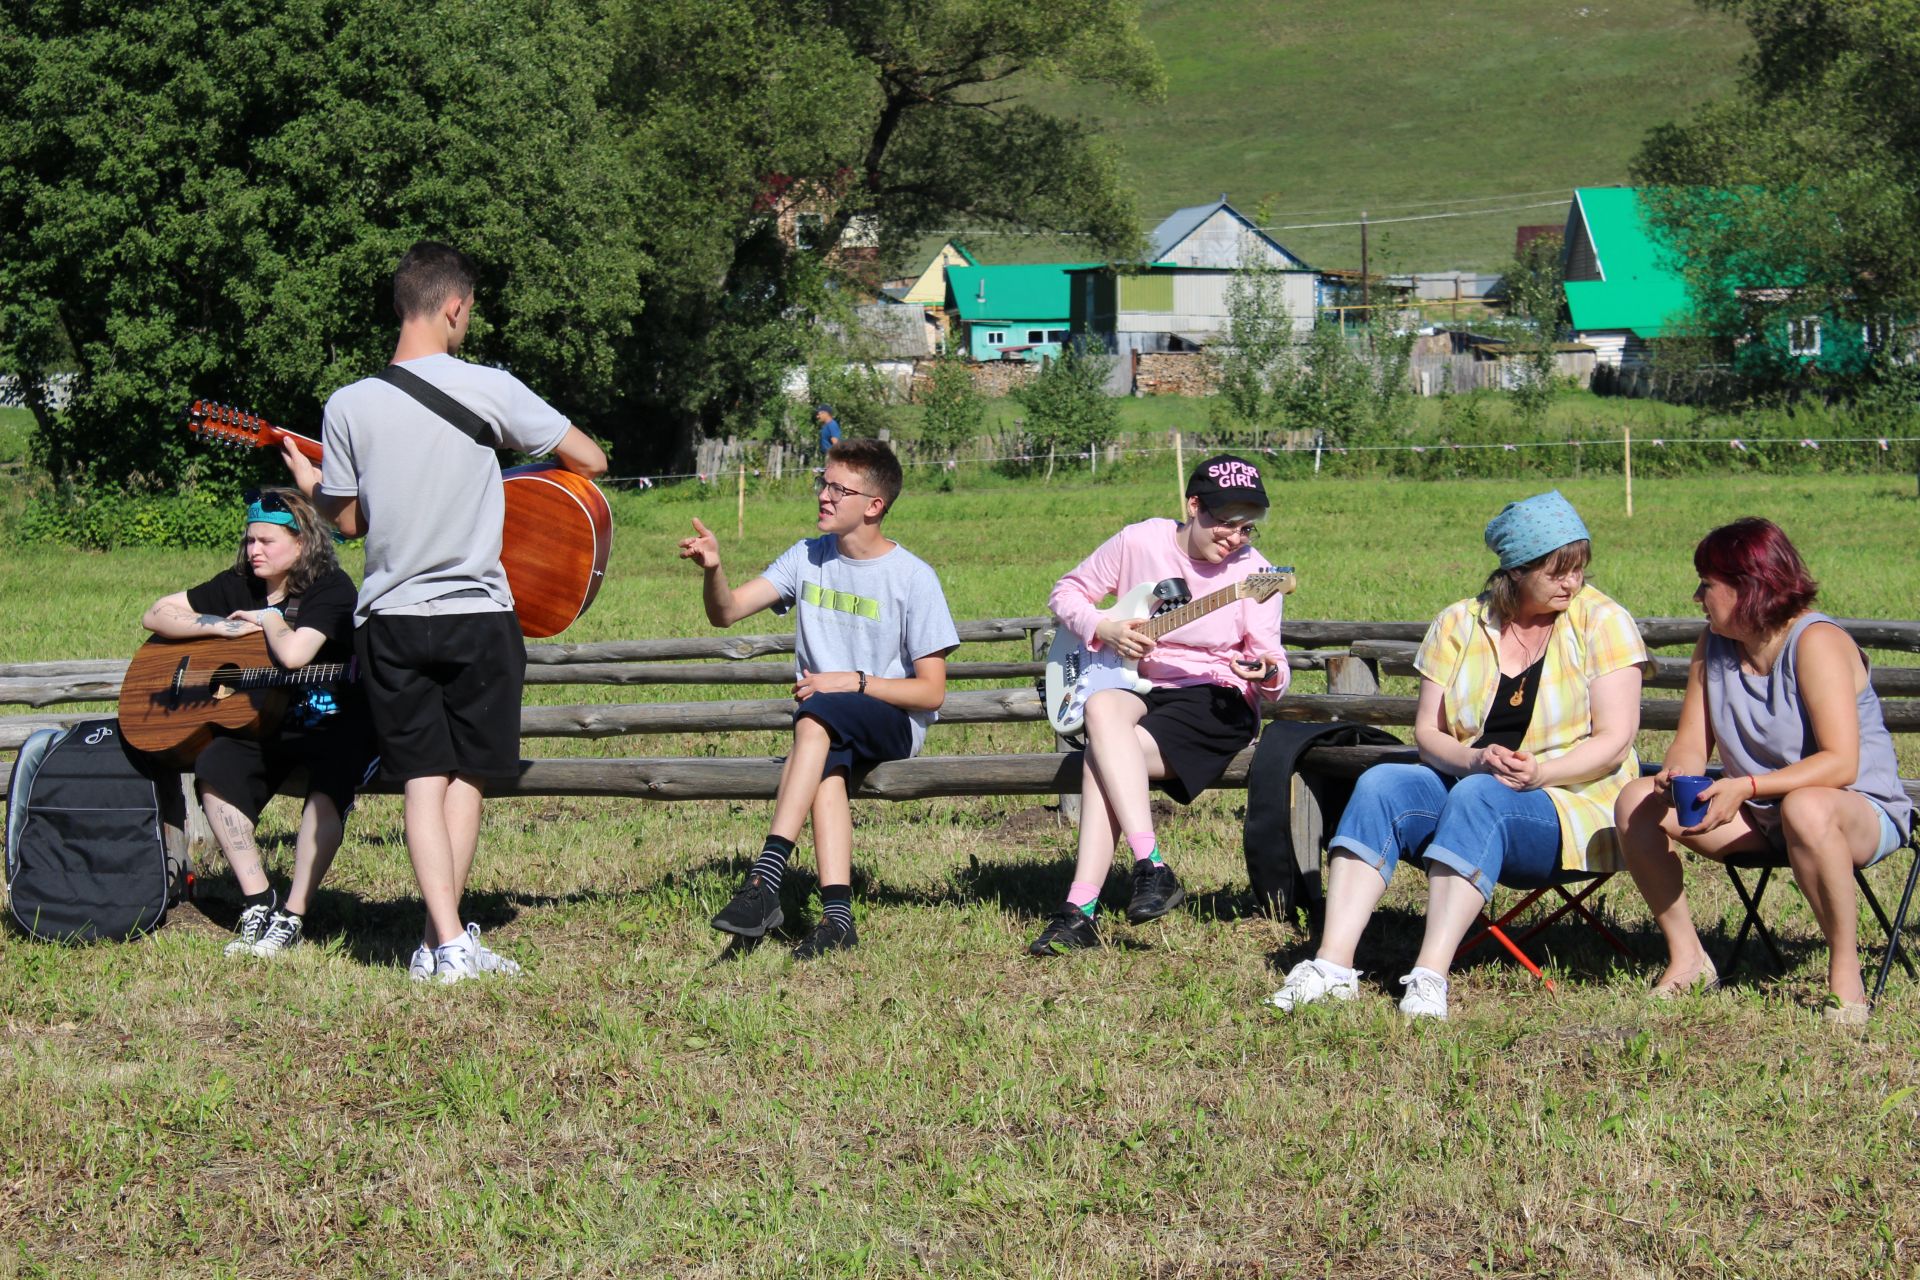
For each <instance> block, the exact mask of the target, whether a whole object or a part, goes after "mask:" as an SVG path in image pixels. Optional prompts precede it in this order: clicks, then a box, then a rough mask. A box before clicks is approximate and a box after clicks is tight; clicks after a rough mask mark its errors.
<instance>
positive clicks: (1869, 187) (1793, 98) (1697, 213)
mask: <svg viewBox="0 0 1920 1280" xmlns="http://www.w3.org/2000/svg"><path fill="white" fill-rule="evenodd" d="M1703 4H1704V5H1705V7H1708V8H1713V9H1720V10H1724V11H1726V12H1729V13H1732V14H1734V15H1735V16H1737V17H1739V18H1740V19H1741V20H1742V21H1744V22H1745V24H1746V26H1747V30H1748V31H1749V32H1750V33H1751V34H1752V36H1753V39H1754V52H1753V53H1752V54H1751V55H1749V57H1748V58H1747V60H1746V63H1745V67H1744V71H1743V75H1742V78H1741V81H1740V84H1739V87H1738V89H1737V91H1736V92H1735V94H1734V96H1733V97H1732V98H1730V99H1728V100H1726V101H1723V102H1719V103H1716V104H1714V105H1712V106H1710V107H1707V108H1706V109H1704V110H1702V111H1701V112H1699V113H1698V114H1697V115H1696V116H1695V117H1694V118H1693V119H1692V120H1690V121H1688V122H1686V123H1685V124H1667V125H1662V126H1661V127H1659V128H1657V129H1655V130H1653V131H1652V133H1650V134H1649V136H1648V137H1647V139H1646V141H1645V143H1644V144H1643V145H1642V147H1641V150H1640V154H1639V156H1638V158H1637V159H1636V161H1635V164H1634V176H1635V178H1636V180H1637V181H1638V182H1640V183H1641V184H1643V185H1644V186H1645V187H1646V188H1647V190H1646V192H1645V195H1644V199H1645V202H1646V205H1647V208H1648V211H1649V214H1650V216H1651V218H1652V220H1653V222H1654V224H1655V225H1656V226H1657V227H1658V228H1659V229H1660V230H1661V232H1662V233H1663V234H1664V236H1665V237H1666V238H1667V239H1668V240H1669V241H1670V242H1671V243H1672V244H1673V245H1674V247H1675V249H1676V252H1677V256H1678V261H1679V265H1680V267H1681V269H1682V271H1683V272H1684V274H1685V275H1686V278H1687V280H1688V284H1689V286H1690V289H1691V292H1692V294H1693V297H1694V299H1695V302H1696V305H1697V307H1698V309H1699V314H1698V315H1697V316H1695V317H1694V318H1693V324H1692V327H1693V328H1694V329H1696V330H1698V331H1704V332H1707V333H1711V334H1716V335H1719V336H1720V337H1721V338H1723V339H1730V338H1733V337H1736V336H1751V335H1766V334H1769V333H1772V334H1780V333H1784V331H1785V326H1786V324H1787V323H1788V321H1789V320H1792V319H1797V318H1800V317H1808V316H1812V317H1825V318H1827V319H1828V320H1829V321H1841V322H1844V327H1846V328H1848V329H1849V330H1850V331H1851V332H1854V333H1859V332H1860V331H1861V329H1862V328H1863V327H1865V328H1867V329H1868V330H1869V331H1871V330H1872V329H1873V328H1874V327H1875V326H1878V327H1880V328H1881V329H1883V330H1884V329H1885V327H1886V324H1887V322H1888V321H1889V320H1892V321H1895V322H1897V323H1900V324H1905V325H1911V324H1912V323H1913V321H1914V318H1915V317H1916V316H1920V237H1916V236H1915V235H1914V234H1913V228H1914V227H1915V226H1916V225H1920V35H1917V34H1916V33H1920V0H1703ZM1769 351H1777V352H1778V354H1780V355H1781V356H1785V355H1787V354H1789V353H1788V352H1786V351H1785V350H1784V349H1781V347H1780V344H1777V343H1776V344H1768V343H1751V342H1748V343H1743V344H1742V347H1741V352H1740V354H1741V355H1742V357H1743V363H1744V364H1745V365H1746V366H1747V370H1748V371H1749V372H1756V371H1757V372H1761V373H1765V374H1770V375H1772V376H1773V377H1776V378H1780V379H1787V380H1797V379H1799V378H1803V377H1805V376H1806V375H1807V373H1808V372H1809V371H1810V369H1811V366H1810V365H1809V364H1808V363H1806V362H1803V361H1800V360H1793V359H1784V358H1782V359H1776V360H1774V361H1772V362H1771V365H1770V367H1769V368H1766V369H1760V368H1758V366H1757V365H1756V363H1755V361H1754V360H1753V359H1752V357H1759V356H1763V355H1764V354H1765V353H1767V352H1769ZM1882 367H1884V364H1883V366H1882Z"/></svg>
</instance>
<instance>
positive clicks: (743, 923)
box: [713, 876, 787, 938]
mask: <svg viewBox="0 0 1920 1280" xmlns="http://www.w3.org/2000/svg"><path fill="white" fill-rule="evenodd" d="M786 918H787V917H786V916H785V915H784V914H783V913H782V912H781V910H780V895H779V893H777V892H776V891H774V890H771V889H769V888H767V886H766V882H765V881H763V880H762V879H761V878H760V877H759V876H748V877H747V882H746V883H745V884H743V885H741V886H740V892H738V893H736V894H734V895H733V901H732V902H729V903H728V904H727V905H726V906H724V907H722V908H720V914H719V915H717V916H715V917H714V918H713V927H714V928H716V929H718V930H720V932H722V933H737V934H739V935H740V936H741V937H743V938H758V937H760V936H761V935H763V934H764V933H766V931H767V930H769V929H778V928H779V927H780V925H781V922H783V921H784V920H785V919H786Z"/></svg>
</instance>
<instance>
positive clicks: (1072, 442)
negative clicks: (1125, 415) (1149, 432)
mask: <svg viewBox="0 0 1920 1280" xmlns="http://www.w3.org/2000/svg"><path fill="white" fill-rule="evenodd" d="M1112 372H1113V357H1112V356H1109V355H1104V354H1101V353H1097V352H1092V351H1087V350H1085V349H1084V348H1082V347H1080V346H1078V345H1074V346H1070V347H1067V348H1065V349H1064V350H1062V351H1061V353H1060V354H1059V355H1058V356H1055V357H1054V358H1052V359H1050V360H1048V361H1047V362H1046V363H1045V364H1044V365H1043V366H1042V367H1041V370H1040V373H1039V375H1038V376H1037V377H1035V378H1034V380H1033V381H1032V382H1029V383H1027V384H1026V385H1025V386H1023V387H1018V388H1016V389H1015V390H1014V393H1013V398H1014V399H1015V400H1016V401H1018V402H1019V403H1020V407H1021V408H1023V409H1025V410H1026V411H1027V436H1028V438H1029V439H1030V440H1031V441H1032V442H1033V447H1034V448H1035V449H1036V450H1039V449H1049V450H1050V449H1055V448H1060V449H1067V450H1070V451H1073V452H1076V453H1080V452H1089V453H1090V452H1093V451H1094V450H1097V449H1099V448H1101V447H1102V446H1104V445H1105V444H1106V443H1107V442H1108V441H1109V440H1111V439H1113V437H1114V435H1115V434H1116V433H1118V431H1119V429H1120V407H1119V406H1118V405H1117V404H1115V403H1114V401H1113V397H1112V396H1109V395H1108V394H1107V378H1108V376H1109V375H1110V374H1111V373H1112Z"/></svg>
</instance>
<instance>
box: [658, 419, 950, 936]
mask: <svg viewBox="0 0 1920 1280" xmlns="http://www.w3.org/2000/svg"><path fill="white" fill-rule="evenodd" d="M821 412H822V413H825V412H826V409H825V408H824V407H822V409H821ZM900 483H901V475H900V462H899V460H898V459H896V458H895V457H894V455H893V450H892V449H889V448H888V447H887V446H886V445H885V444H884V443H882V442H881V441H878V440H843V441H841V442H840V443H839V444H837V445H835V446H834V447H833V450H832V452H830V453H829V454H828V455H827V465H826V470H825V471H823V472H822V473H821V476H820V481H819V484H818V485H817V486H816V488H817V489H818V490H819V504H818V514H817V517H816V520H815V527H816V528H817V529H819V531H820V536H819V537H817V538H802V539H801V540H800V541H798V542H796V543H794V544H793V545H792V546H791V547H788V548H787V550H786V551H785V552H784V553H782V554H781V556H780V558H779V559H777V560H775V561H774V562H773V563H772V564H770V565H768V566H767V567H766V569H765V570H763V571H762V572H761V573H760V575H759V576H758V577H755V578H753V579H750V580H749V581H747V582H745V583H742V584H741V585H740V586H738V587H735V586H730V585H729V584H728V582H727V574H726V571H725V570H724V569H722V568H721V567H720V543H719V540H718V539H716V538H715V537H714V536H713V534H712V533H711V532H709V531H708V529H707V527H706V526H705V525H704V524H701V523H700V521H698V520H695V521H694V522H693V536H692V537H690V538H683V539H681V541H680V558H681V559H683V560H691V561H693V562H694V563H695V564H697V565H699V566H700V569H701V571H702V573H703V574H704V580H703V584H702V588H701V597H702V599H703V601H704V603H705V605H706V611H707V621H709V622H711V623H712V624H713V625H714V626H716V627H730V626H732V625H733V624H734V623H736V622H738V621H740V620H741V619H742V618H748V617H752V616H753V615H754V614H756V613H758V612H760V611H761V610H762V609H774V610H776V611H778V612H781V613H785V612H786V611H787V610H789V609H792V610H794V611H795V612H796V614H797V615H798V616H797V618H796V621H795V624H794V665H795V675H796V679H795V680H794V683H793V701H794V708H793V750H792V751H790V752H789V753H788V754H787V761H786V764H785V765H784V766H782V768H781V770H780V788H779V790H778V792H777V793H776V794H775V796H774V801H773V821H772V823H771V824H770V826H769V828H768V831H767V839H766V844H765V845H764V847H763V848H762V849H761V852H760V856H759V858H758V859H757V860H755V862H754V864H753V866H752V868H751V869H749V870H748V872H747V876H746V880H745V882H744V883H742V884H741V886H740V890H739V892H738V893H735V894H734V895H733V899H732V901H730V902H728V903H727V905H726V906H725V907H723V908H721V910H720V913H719V914H718V915H716V916H714V917H713V927H714V928H716V929H718V930H720V931H721V932H723V933H731V934H735V935H737V936H739V937H743V938H758V937H763V936H765V934H766V933H767V931H768V930H769V929H776V928H778V927H779V926H780V925H781V924H782V923H784V921H785V920H786V916H785V913H784V912H783V911H782V910H781V907H780V885H781V882H782V880H783V878H784V877H785V875H786V869H787V860H788V859H789V858H791V857H792V856H793V846H794V842H795V841H796V840H798V839H799V838H800V828H801V827H802V826H803V825H804V824H805V823H806V822H807V821H808V819H809V817H811V820H812V822H813V854H814V863H815V865H816V867H817V868H818V870H819V874H820V903H821V913H820V920H819V923H818V924H816V925H815V926H814V928H813V929H812V931H811V932H809V933H808V934H807V936H806V937H804V938H802V939H801V940H800V943H799V945H797V946H796V947H795V948H794V949H793V954H794V958H795V959H798V960H812V959H815V958H817V957H819V956H821V955H824V954H825V953H827V952H829V951H844V950H846V949H848V948H850V947H852V946H854V945H856V944H857V943H858V942H859V934H858V933H857V932H856V930H855V929H854V924H853V811H852V809H851V808H850V807H849V805H848V795H849V793H850V791H851V788H852V785H853V783H852V777H853V775H855V774H857V773H864V772H865V771H866V770H867V769H869V768H871V767H872V766H873V765H876V764H879V763H881V762H883V761H887V760H904V759H907V758H909V757H911V756H912V755H914V754H915V753H916V752H918V751H919V750H920V744H921V742H922V741H923V740H924V738H925V736H926V731H927V726H928V725H930V724H932V723H933V721H934V720H935V718H936V717H937V714H938V712H939V710H940V704H941V703H942V702H944V701H946V697H947V654H949V653H950V652H952V651H953V649H954V647H955V646H956V645H958V644H959V643H960V636H959V633H958V632H957V631H956V630H955V629H954V625H953V616H952V614H950V613H949V612H948V611H947V598H946V595H945V593H944V592H942V591H941V589H940V579H939V578H938V577H937V576H936V575H935V574H934V572H933V570H932V569H931V568H930V567H929V566H928V565H927V562H926V561H924V560H922V559H920V557H918V556H916V555H914V554H913V553H912V552H911V551H908V550H907V549H906V548H905V547H903V546H901V545H900V544H899V543H897V542H895V541H893V540H892V539H891V538H889V537H887V535H886V533H885V532H884V531H883V530H882V529H881V527H880V522H881V521H882V520H884V519H886V517H887V513H888V512H890V511H892V510H893V504H894V502H895V501H896V500H897V499H898V498H899V496H900Z"/></svg>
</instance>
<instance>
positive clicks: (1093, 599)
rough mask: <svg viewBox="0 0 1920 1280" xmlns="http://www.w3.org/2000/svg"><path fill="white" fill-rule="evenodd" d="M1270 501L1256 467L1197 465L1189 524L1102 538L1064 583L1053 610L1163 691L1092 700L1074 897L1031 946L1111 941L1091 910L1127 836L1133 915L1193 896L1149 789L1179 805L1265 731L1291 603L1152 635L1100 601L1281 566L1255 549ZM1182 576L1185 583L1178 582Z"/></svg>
mask: <svg viewBox="0 0 1920 1280" xmlns="http://www.w3.org/2000/svg"><path fill="white" fill-rule="evenodd" d="M1266 511H1267V491H1266V487H1265V486H1264V485H1263V484H1262V483H1261V480H1260V471H1259V468H1257V467H1255V466H1254V465H1253V464H1252V463H1251V462H1248V461H1247V460H1246V459H1244V458H1236V457H1234V456H1232V455H1231V454H1221V455H1220V456H1218V457H1214V458H1209V459H1207V460H1206V461H1205V462H1202V463H1201V464H1200V465H1199V466H1198V467H1196V468H1194V471H1193V475H1192V476H1191V477H1190V478H1189V479H1188V481H1187V496H1186V513H1187V518H1186V519H1185V520H1184V521H1178V522H1176V521H1173V520H1142V521H1141V522H1140V523H1138V524H1130V525H1128V526H1127V527H1126V528H1124V529H1122V530H1121V531H1120V532H1119V533H1116V534H1115V535H1113V537H1111V538H1109V539H1107V540H1106V541H1105V542H1103V543H1101V544H1100V546H1099V548H1098V549H1096V550H1095V551H1094V553H1093V554H1092V555H1090V556H1088V557H1087V558H1086V559H1085V560H1083V561H1081V562H1080V564H1079V565H1078V566H1077V567H1076V568H1074V570H1073V571H1072V572H1071V573H1069V574H1067V575H1066V576H1065V577H1064V578H1062V579H1060V581H1059V582H1057V583H1055V584H1054V588H1053V594H1052V595H1050V596H1049V597H1048V598H1047V608H1048V610H1049V611H1051V612H1052V614H1053V616H1054V617H1055V618H1057V619H1058V620H1059V623H1060V625H1061V626H1062V627H1063V628H1065V629H1066V630H1068V631H1071V632H1072V633H1073V634H1074V635H1076V636H1078V637H1079V638H1080V640H1081V642H1082V643H1083V644H1085V645H1086V646H1087V647H1088V648H1089V649H1090V650H1093V651H1096V652H1098V651H1100V650H1103V649H1106V650H1110V651H1111V652H1113V653H1114V654H1117V655H1118V656H1119V657H1121V658H1124V659H1127V660H1129V661H1136V662H1137V663H1138V665H1139V675H1140V676H1141V677H1142V678H1143V679H1145V680H1146V681H1148V682H1149V683H1150V684H1151V685H1152V688H1151V689H1150V690H1148V691H1147V692H1146V693H1145V694H1140V693H1135V692H1133V691H1132V690H1130V689H1104V690H1101V691H1100V692H1097V693H1095V694H1093V695H1092V696H1091V697H1090V698H1089V699H1088V700H1087V706H1086V730H1085V732H1086V743H1087V745H1086V758H1085V760H1084V762H1083V769H1082V779H1083V780H1082V783H1081V791H1080V850H1079V860H1078V861H1077V862H1076V863H1075V865H1074V872H1073V884H1072V885H1071V887H1069V888H1068V890H1067V900H1066V902H1065V903H1064V904H1063V905H1062V906H1061V907H1060V909H1059V910H1058V911H1055V912H1054V913H1053V915H1052V917H1051V918H1049V920H1048V921H1047V927H1046V928H1045V929H1044V930H1042V931H1041V933H1040V936H1039V937H1038V938H1035V939H1034V941H1033V943H1032V945H1031V946H1029V947H1028V948H1027V949H1028V951H1029V952H1030V953H1031V954H1033V955H1036V956H1046V955H1056V954H1065V953H1066V952H1069V951H1075V950H1079V949H1081V948H1084V947H1091V946H1094V945H1096V944H1097V943H1098V942H1099V941H1100V934H1099V930H1098V929H1097V928H1096V927H1095V924H1094V915H1095V913H1096V911H1097V910H1098V908H1099V901H1100V886H1101V885H1102V884H1103V883H1104V882H1105V881H1106V878H1107V872H1108V870H1109V869H1110V868H1111V867H1112V865H1113V855H1114V850H1115V847H1116V846H1117V844H1118V842H1119V839H1120V837H1121V836H1123V835H1124V836H1125V837H1126V840H1127V845H1128V847H1129V848H1131V849H1132V851H1133V859H1134V861H1133V894H1132V897H1131V899H1130V900H1129V902H1128V904H1127V919H1128V920H1130V921H1132V922H1133V923H1135V924H1142V923H1145V922H1146V921H1149V920H1157V919H1159V918H1160V917H1161V916H1164V915H1166V914H1167V913H1168V912H1169V911H1172V910H1173V909H1174V908H1175V907H1178V906H1179V905H1180V904H1181V903H1182V902H1184V901H1186V896H1187V895H1186V891H1185V890H1184V889H1182V888H1181V887H1180V881H1179V879H1178V878H1177V877H1176V876H1175V875H1174V874H1173V870H1172V868H1170V867H1168V866H1167V864H1166V862H1165V860H1164V858H1163V857H1162V856H1161V853H1160V848H1159V844H1158V842H1157V840H1156V838H1155V835H1154V830H1153V812H1152V809H1151V807H1150V803H1149V796H1148V789H1149V785H1150V782H1151V780H1154V779H1159V780H1162V781H1163V782H1164V784H1165V788H1166V791H1167V793H1168V794H1169V795H1171V796H1172V797H1173V798H1174V799H1176V800H1178V801H1179V802H1180V803H1182V804H1191V803H1192V802H1193V798H1194V797H1195V796H1197V795H1199V794H1200V793H1201V792H1202V791H1204V790H1206V789H1207V788H1208V787H1210V786H1212V785H1213V784H1214V783H1215V782H1216V781H1218V780H1219V778H1220V775H1221V774H1222V773H1223V772H1225V770H1226V767H1227V763H1228V762H1229V761H1230V760H1232V759H1233V757H1234V756H1235V755H1236V754H1238V753H1239V752H1240V750H1241V749H1242V748H1243V747H1245V746H1246V745H1247V744H1248V743H1249V742H1251V741H1252V740H1253V739H1254V737H1255V736H1256V735H1257V734H1258V733H1259V730H1260V703H1261V701H1262V700H1263V699H1264V700H1267V701H1272V700H1274V699H1277V698H1279V697H1280V695H1281V694H1282V693H1283V692H1285V690H1286V687H1287V662H1286V655H1285V654H1284V652H1283V651H1282V650H1281V647H1280V599H1281V597H1280V596H1279V595H1277V594H1276V595H1273V596H1272V597H1271V598H1270V599H1269V600H1268V601H1267V602H1266V603H1264V604H1256V603H1255V602H1254V601H1253V600H1252V599H1241V600H1237V601H1234V602H1232V603H1229V604H1226V605H1225V606H1223V607H1220V608H1216V609H1214V610H1213V611H1212V612H1210V613H1207V614H1205V615H1204V616H1202V617H1199V618H1197V619H1196V620H1194V621H1192V622H1189V623H1187V624H1185V625H1184V626H1180V627H1177V628H1175V629H1174V630H1172V631H1169V632H1166V633H1165V634H1164V635H1162V636H1161V637H1160V639H1159V640H1158V641H1155V640H1154V639H1153V638H1152V637H1151V636H1149V635H1147V634H1146V633H1145V631H1144V630H1143V627H1142V623H1141V621H1140V620H1137V619H1132V618H1122V617H1118V616H1116V613H1117V612H1118V611H1117V610H1116V609H1112V608H1106V609H1103V607H1102V606H1103V604H1104V602H1105V601H1106V599H1107V598H1108V597H1109V596H1124V595H1125V594H1126V593H1128V592H1129V591H1131V590H1132V589H1133V588H1135V587H1138V586H1140V585H1141V584H1143V583H1148V584H1156V585H1160V586H1162V587H1163V590H1162V591H1161V593H1160V594H1161V595H1162V596H1168V595H1170V596H1172V598H1173V599H1174V600H1175V601H1178V600H1179V599H1181V598H1186V599H1190V600H1193V601H1199V600H1201V599H1202V598H1203V597H1205V596H1208V595H1210V594H1212V593H1214V592H1217V591H1219V590H1221V589H1222V588H1228V587H1232V586H1234V585H1235V584H1237V583H1240V582H1242V581H1244V580H1245V579H1246V578H1247V577H1248V576H1249V575H1251V574H1255V573H1260V572H1264V571H1269V570H1271V569H1272V566H1271V565H1269V564H1268V563H1267V562H1266V560H1265V559H1264V558H1263V557H1262V556H1261V555H1260V553H1259V552H1258V551H1255V550H1254V549H1253V546H1252V540H1253V536H1254V524H1255V522H1256V521H1258V520H1259V519H1260V518H1261V517H1262V516H1263V515H1265V514H1266ZM1177 584H1184V589H1181V588H1180V586H1178V585H1177Z"/></svg>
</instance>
